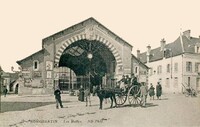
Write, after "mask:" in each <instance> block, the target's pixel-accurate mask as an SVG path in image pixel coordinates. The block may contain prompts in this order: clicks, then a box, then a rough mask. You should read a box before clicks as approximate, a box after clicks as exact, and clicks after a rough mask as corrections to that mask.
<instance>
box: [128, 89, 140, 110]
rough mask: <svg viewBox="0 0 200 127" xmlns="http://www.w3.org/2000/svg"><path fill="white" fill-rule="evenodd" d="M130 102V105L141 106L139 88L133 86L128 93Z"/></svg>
mask: <svg viewBox="0 0 200 127" xmlns="http://www.w3.org/2000/svg"><path fill="white" fill-rule="evenodd" d="M128 101H129V104H130V105H133V106H137V105H140V104H141V98H140V88H139V86H132V87H131V88H130V89H129V91H128Z"/></svg>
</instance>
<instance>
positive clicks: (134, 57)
mask: <svg viewBox="0 0 200 127" xmlns="http://www.w3.org/2000/svg"><path fill="white" fill-rule="evenodd" d="M132 58H133V59H135V60H136V61H137V62H138V63H139V64H141V65H142V66H144V67H145V68H147V69H149V67H148V66H147V65H145V64H144V63H143V62H141V61H140V60H139V59H138V58H137V57H136V56H134V55H133V54H132Z"/></svg>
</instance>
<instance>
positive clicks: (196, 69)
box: [195, 63, 200, 73]
mask: <svg viewBox="0 0 200 127" xmlns="http://www.w3.org/2000/svg"><path fill="white" fill-rule="evenodd" d="M195 72H198V73H200V63H195Z"/></svg>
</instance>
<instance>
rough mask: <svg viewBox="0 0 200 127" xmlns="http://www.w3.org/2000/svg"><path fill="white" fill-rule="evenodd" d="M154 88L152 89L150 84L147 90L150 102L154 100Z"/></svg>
mask: <svg viewBox="0 0 200 127" xmlns="http://www.w3.org/2000/svg"><path fill="white" fill-rule="evenodd" d="M154 89H155V88H154V87H153V85H152V83H151V86H150V88H149V96H150V100H151V99H152V98H153V100H154V95H155V91H154Z"/></svg>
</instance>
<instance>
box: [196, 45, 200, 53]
mask: <svg viewBox="0 0 200 127" xmlns="http://www.w3.org/2000/svg"><path fill="white" fill-rule="evenodd" d="M195 53H200V47H199V46H197V45H196V46H195Z"/></svg>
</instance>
